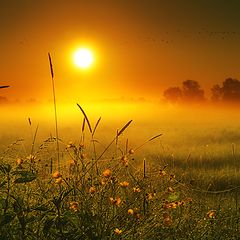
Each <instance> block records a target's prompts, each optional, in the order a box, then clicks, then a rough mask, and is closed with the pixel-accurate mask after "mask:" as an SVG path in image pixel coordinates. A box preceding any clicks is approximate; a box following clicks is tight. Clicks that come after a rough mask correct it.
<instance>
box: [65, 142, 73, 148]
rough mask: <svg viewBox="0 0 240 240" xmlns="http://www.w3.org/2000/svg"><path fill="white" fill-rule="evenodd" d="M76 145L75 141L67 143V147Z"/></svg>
mask: <svg viewBox="0 0 240 240" xmlns="http://www.w3.org/2000/svg"><path fill="white" fill-rule="evenodd" d="M73 147H75V145H74V144H73V142H69V143H68V145H67V148H73Z"/></svg>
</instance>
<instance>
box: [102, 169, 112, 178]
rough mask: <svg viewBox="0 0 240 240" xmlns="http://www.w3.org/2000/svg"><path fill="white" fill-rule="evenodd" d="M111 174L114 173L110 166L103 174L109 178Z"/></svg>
mask: <svg viewBox="0 0 240 240" xmlns="http://www.w3.org/2000/svg"><path fill="white" fill-rule="evenodd" d="M111 175H112V171H111V169H109V168H108V169H106V170H104V171H103V176H104V177H105V178H109V177H110V176H111Z"/></svg>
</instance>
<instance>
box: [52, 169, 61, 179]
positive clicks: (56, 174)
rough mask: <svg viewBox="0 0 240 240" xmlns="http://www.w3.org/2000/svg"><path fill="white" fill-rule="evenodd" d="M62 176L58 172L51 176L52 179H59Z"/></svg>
mask: <svg viewBox="0 0 240 240" xmlns="http://www.w3.org/2000/svg"><path fill="white" fill-rule="evenodd" d="M61 176H62V175H61V173H60V172H59V171H56V172H54V173H53V174H52V177H53V178H59V177H61Z"/></svg>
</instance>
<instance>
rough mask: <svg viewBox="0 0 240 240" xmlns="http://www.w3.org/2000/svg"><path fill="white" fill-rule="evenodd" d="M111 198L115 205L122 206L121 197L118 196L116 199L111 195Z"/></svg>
mask: <svg viewBox="0 0 240 240" xmlns="http://www.w3.org/2000/svg"><path fill="white" fill-rule="evenodd" d="M109 199H110V202H111V204H112V205H115V206H120V204H121V202H122V200H121V198H120V197H117V198H116V199H114V198H112V197H110V198H109Z"/></svg>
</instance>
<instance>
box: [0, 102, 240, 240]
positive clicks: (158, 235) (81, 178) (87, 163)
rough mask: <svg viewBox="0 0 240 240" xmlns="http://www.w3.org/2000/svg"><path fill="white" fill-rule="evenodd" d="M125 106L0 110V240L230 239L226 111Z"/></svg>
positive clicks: (230, 141) (239, 135)
mask: <svg viewBox="0 0 240 240" xmlns="http://www.w3.org/2000/svg"><path fill="white" fill-rule="evenodd" d="M135 105H136V104H131V105H128V107H127V109H128V112H127V113H126V112H125V113H124V110H125V109H126V106H125V107H124V108H123V110H121V111H120V108H118V109H117V110H118V111H115V112H119V114H116V116H114V115H113V116H111V118H110V115H111V114H109V115H108V114H105V112H104V108H102V109H101V111H102V112H103V113H102V114H103V117H104V116H106V117H105V118H106V120H104V119H100V118H99V117H98V116H97V115H98V114H97V113H98V111H99V112H100V110H99V109H98V108H97V107H95V109H94V111H93V110H92V109H91V108H86V109H87V112H89V115H88V114H86V115H85V116H84V114H82V113H85V112H84V111H83V112H81V110H80V109H79V108H78V106H76V111H75V112H74V113H71V114H70V113H68V114H65V115H64V114H63V113H61V108H60V110H59V111H60V116H61V114H62V115H63V116H65V117H63V118H59V119H60V120H59V142H58V143H59V152H58V151H57V150H56V142H57V139H56V137H55V133H54V130H53V129H54V124H53V123H52V122H51V121H49V120H48V121H46V120H44V119H43V118H41V117H40V116H39V115H37V114H36V115H34V111H35V110H33V112H31V116H34V117H33V118H32V117H31V118H27V117H25V118H24V116H22V115H20V114H19V115H18V114H16V111H15V114H16V118H15V120H11V121H13V122H11V121H7V117H5V122H4V116H3V119H2V124H1V132H2V136H1V139H0V141H1V148H0V157H1V163H0V186H1V188H0V192H1V194H0V209H1V216H0V239H21V240H22V239H61V240H62V239H69V240H70V239H239V236H240V210H239V209H240V206H239V199H240V192H239V190H240V171H239V159H240V152H239V144H240V129H239V123H238V121H237V119H239V118H237V114H236V112H235V111H231V110H229V111H228V112H227V111H226V110H225V111H219V112H218V111H213V110H212V109H208V110H207V111H206V109H204V108H203V109H198V110H192V111H190V110H189V109H184V110H181V109H180V110H179V109H173V108H171V107H170V108H168V109H165V110H161V109H160V107H159V106H157V107H159V111H158V112H157V111H155V110H156V106H154V107H153V106H152V105H148V106H147V107H146V104H145V105H144V104H143V106H144V107H143V108H142V109H148V110H143V111H141V113H139V106H135ZM88 109H89V110H88ZM108 109H109V108H108ZM114 110H116V109H114V106H113V111H114ZM49 111H50V112H51V110H49ZM144 111H146V112H144ZM36 112H37V111H36ZM93 112H94V114H93ZM106 112H107V110H106ZM70 116H71V117H70ZM129 117H130V118H129ZM11 119H12V118H11ZM36 119H37V120H38V121H37V122H36ZM66 119H68V120H66ZM131 119H133V121H131ZM14 121H16V122H14ZM13 125H14V127H13ZM4 126H8V127H4ZM58 157H59V162H58V160H57V159H58Z"/></svg>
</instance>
